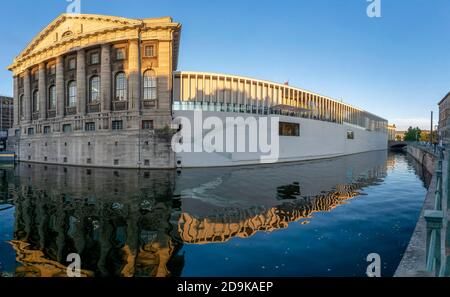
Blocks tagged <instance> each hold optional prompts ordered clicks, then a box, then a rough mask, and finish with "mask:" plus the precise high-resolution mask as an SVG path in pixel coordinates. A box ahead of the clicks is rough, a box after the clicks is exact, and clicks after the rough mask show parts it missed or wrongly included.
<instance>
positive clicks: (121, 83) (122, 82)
mask: <svg viewBox="0 0 450 297" xmlns="http://www.w3.org/2000/svg"><path fill="white" fill-rule="evenodd" d="M115 83H116V100H119V101H123V100H127V77H126V76H125V73H124V72H119V73H117V74H116V82H115Z"/></svg>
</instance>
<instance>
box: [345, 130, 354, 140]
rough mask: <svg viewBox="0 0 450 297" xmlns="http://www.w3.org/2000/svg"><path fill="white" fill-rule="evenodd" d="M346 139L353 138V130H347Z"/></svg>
mask: <svg viewBox="0 0 450 297" xmlns="http://www.w3.org/2000/svg"><path fill="white" fill-rule="evenodd" d="M347 139H355V133H354V132H353V131H347Z"/></svg>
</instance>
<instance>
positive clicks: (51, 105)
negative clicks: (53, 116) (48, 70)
mask: <svg viewBox="0 0 450 297" xmlns="http://www.w3.org/2000/svg"><path fill="white" fill-rule="evenodd" d="M48 109H49V110H55V109H56V87H55V85H52V86H50V88H49V89H48Z"/></svg>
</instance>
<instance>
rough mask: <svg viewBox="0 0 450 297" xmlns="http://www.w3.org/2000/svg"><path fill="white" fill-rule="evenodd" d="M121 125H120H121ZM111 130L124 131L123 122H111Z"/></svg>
mask: <svg viewBox="0 0 450 297" xmlns="http://www.w3.org/2000/svg"><path fill="white" fill-rule="evenodd" d="M119 123H120V125H119ZM111 129H112V130H114V131H119V130H123V120H114V121H112V122H111Z"/></svg>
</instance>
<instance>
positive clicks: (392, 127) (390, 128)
mask: <svg viewBox="0 0 450 297" xmlns="http://www.w3.org/2000/svg"><path fill="white" fill-rule="evenodd" d="M395 129H396V127H395V125H394V124H392V125H388V140H389V141H395Z"/></svg>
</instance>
